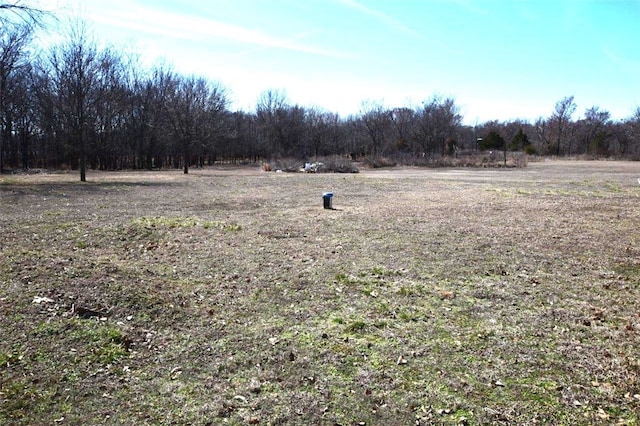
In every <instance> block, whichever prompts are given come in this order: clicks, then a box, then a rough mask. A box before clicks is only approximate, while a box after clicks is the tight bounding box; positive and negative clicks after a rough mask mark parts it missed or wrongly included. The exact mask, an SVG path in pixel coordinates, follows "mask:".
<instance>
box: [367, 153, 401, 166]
mask: <svg viewBox="0 0 640 426" xmlns="http://www.w3.org/2000/svg"><path fill="white" fill-rule="evenodd" d="M364 164H365V165H366V166H367V167H371V168H372V169H380V168H383V167H395V166H396V165H397V164H398V162H397V161H395V160H393V159H391V158H388V157H383V156H380V155H377V156H368V157H365V159H364Z"/></svg>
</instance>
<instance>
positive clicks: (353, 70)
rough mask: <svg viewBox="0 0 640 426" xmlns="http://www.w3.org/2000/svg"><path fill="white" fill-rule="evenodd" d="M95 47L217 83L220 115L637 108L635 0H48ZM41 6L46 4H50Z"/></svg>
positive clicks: (469, 118) (477, 116)
mask: <svg viewBox="0 0 640 426" xmlns="http://www.w3.org/2000/svg"><path fill="white" fill-rule="evenodd" d="M40 4H43V5H45V7H46V8H48V9H54V10H55V12H56V13H57V14H58V16H59V17H61V18H63V20H64V16H65V15H67V14H68V15H72V16H79V17H80V18H81V19H83V20H85V21H87V23H88V25H89V28H90V29H91V30H92V31H93V33H94V35H95V37H96V39H97V40H98V41H99V43H104V44H111V45H114V46H116V47H118V48H121V49H123V50H125V49H126V50H132V51H134V52H137V53H139V54H140V55H141V57H142V60H143V61H144V63H145V64H147V65H149V66H151V65H152V64H154V63H157V61H158V60H160V59H163V60H164V61H165V62H166V63H168V64H171V65H172V66H173V67H174V68H175V69H176V70H177V71H179V72H181V73H185V74H196V75H201V76H205V77H208V78H210V79H212V80H215V81H218V82H220V83H221V84H222V85H224V86H225V87H226V88H227V89H228V91H229V94H230V98H231V100H232V101H233V104H232V108H234V109H242V110H246V111H249V110H252V109H253V108H254V107H255V104H256V101H257V99H258V97H259V95H260V93H262V92H263V91H265V90H267V89H280V90H285V91H286V94H287V97H288V99H289V101H290V102H291V103H297V104H300V105H303V106H308V107H311V106H315V107H319V108H322V109H324V110H327V111H332V112H337V113H339V114H341V115H342V116H347V115H349V114H357V113H358V112H359V111H360V110H361V109H362V105H363V101H374V102H381V103H383V104H384V105H386V106H389V107H395V106H416V105H420V103H421V102H423V101H425V100H427V99H429V98H430V97H431V96H433V95H440V96H443V97H453V98H454V99H455V100H456V104H457V105H458V106H459V107H460V109H461V113H462V114H463V116H464V119H465V122H466V123H468V124H475V123H476V122H479V123H481V122H484V121H487V120H492V119H497V120H501V121H502V120H511V119H517V118H521V119H527V120H530V121H533V120H535V119H536V118H538V117H541V116H543V117H546V116H549V115H550V114H551V113H552V111H553V108H554V105H555V103H556V101H558V100H559V99H561V98H563V97H565V96H574V97H575V102H576V103H577V105H578V109H577V113H576V116H575V117H574V118H578V117H580V116H581V115H582V114H583V112H584V110H585V109H587V108H589V107H592V106H599V107H600V108H601V109H605V110H608V111H610V112H611V114H612V117H613V118H615V119H621V118H625V117H628V116H631V114H632V113H633V110H634V109H635V108H636V107H638V106H640V45H639V44H638V42H639V41H640V0H609V1H599V0H531V1H525V0H522V1H517V0H514V1H501V0H484V1H482V0H478V1H472V0H180V1H178V0H90V1H87V0H49V1H44V2H41V3H40ZM49 5H51V6H49Z"/></svg>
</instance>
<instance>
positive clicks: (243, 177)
mask: <svg viewBox="0 0 640 426" xmlns="http://www.w3.org/2000/svg"><path fill="white" fill-rule="evenodd" d="M638 178H640V163H631V162H563V161H550V162H540V163H530V164H529V165H528V167H526V168H523V169H510V170H495V169H494V170H476V169H464V170H452V169H438V170H430V169H413V168H411V169H391V170H382V171H364V172H362V173H360V174H355V175H333V174H331V175H329V174H318V175H313V174H283V173H265V172H261V171H259V170H257V169H229V168H227V169H217V168H214V169H205V170H192V172H191V174H189V175H187V176H185V175H183V174H182V173H180V172H178V171H176V172H174V171H171V172H168V171H164V172H121V173H91V172H90V173H89V174H88V180H89V182H88V183H86V184H80V183H79V182H77V180H78V176H77V175H76V174H72V175H69V174H39V175H15V176H2V177H0V201H1V203H0V230H1V232H0V249H1V252H0V380H1V381H0V424H17V425H21V424H34V425H35V424H70V425H87V424H150V425H151V424H193V425H208V424H211V425H213V424H222V423H228V424H238V425H239V424H260V425H268V424H274V425H275V424H300V425H309V424H326V425H335V424H341V425H360V424H363V425H378V424H379V425H383V424H384V425H423V424H509V425H512V424H567V425H574V424H630V425H631V424H638V423H640V414H639V413H640V303H639V302H640V229H639V225H640V185H639V184H638ZM324 191H333V192H334V193H335V194H336V197H335V198H334V207H335V208H336V210H324V209H323V208H322V199H321V195H322V192H324Z"/></svg>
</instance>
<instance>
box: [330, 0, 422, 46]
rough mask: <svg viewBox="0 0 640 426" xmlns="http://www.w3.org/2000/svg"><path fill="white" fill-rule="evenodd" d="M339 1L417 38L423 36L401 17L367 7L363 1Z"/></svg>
mask: <svg viewBox="0 0 640 426" xmlns="http://www.w3.org/2000/svg"><path fill="white" fill-rule="evenodd" d="M338 2H339V3H341V4H343V5H345V6H348V7H350V8H352V9H355V10H357V11H359V12H362V13H364V14H365V15H369V16H372V17H374V18H376V19H378V20H379V21H381V22H383V23H384V24H386V25H388V26H389V27H391V28H393V29H395V30H398V31H401V32H403V33H406V34H409V35H412V36H414V37H417V38H423V37H422V35H421V34H420V33H418V32H417V31H415V30H413V29H412V28H410V27H408V26H406V25H405V24H403V23H402V21H400V20H399V19H396V18H394V17H393V16H390V15H388V14H386V13H384V12H380V11H379V10H375V9H371V8H370V7H367V6H365V5H363V4H361V3H358V2H357V1H355V0H338Z"/></svg>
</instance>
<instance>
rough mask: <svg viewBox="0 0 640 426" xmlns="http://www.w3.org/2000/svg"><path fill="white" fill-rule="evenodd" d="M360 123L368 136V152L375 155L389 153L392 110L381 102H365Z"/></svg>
mask: <svg viewBox="0 0 640 426" xmlns="http://www.w3.org/2000/svg"><path fill="white" fill-rule="evenodd" d="M359 123H360V124H361V127H362V129H363V130H364V133H365V134H366V135H367V137H368V142H369V143H368V146H367V148H366V151H367V153H368V154H369V155H373V156H377V155H385V154H387V153H388V152H387V151H388V148H389V146H388V143H389V136H390V133H391V126H392V123H391V111H389V110H388V109H387V108H385V107H384V106H383V105H382V103H381V102H372V101H366V102H363V103H362V107H361V108H360V120H359Z"/></svg>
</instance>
